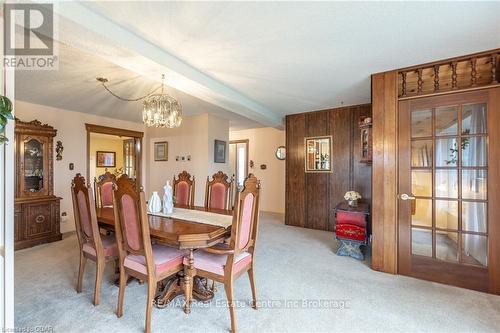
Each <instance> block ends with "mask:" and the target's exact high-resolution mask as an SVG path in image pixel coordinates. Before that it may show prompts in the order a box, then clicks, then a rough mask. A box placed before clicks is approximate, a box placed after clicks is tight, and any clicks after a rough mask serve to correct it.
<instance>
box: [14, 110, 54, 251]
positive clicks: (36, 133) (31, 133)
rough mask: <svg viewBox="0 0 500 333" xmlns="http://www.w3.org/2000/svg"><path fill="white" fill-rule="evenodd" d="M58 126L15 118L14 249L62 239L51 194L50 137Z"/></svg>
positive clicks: (52, 136) (51, 152)
mask: <svg viewBox="0 0 500 333" xmlns="http://www.w3.org/2000/svg"><path fill="white" fill-rule="evenodd" d="M56 133H57V130H55V129H54V128H53V127H51V126H49V125H47V124H43V125H42V123H40V122H39V121H38V120H33V121H30V122H24V121H21V120H19V119H16V127H15V136H16V143H15V145H16V147H15V151H16V179H15V184H16V185H15V187H16V188H15V191H16V198H15V210H14V224H15V228H14V240H15V249H16V250H19V249H24V248H27V247H32V246H35V245H38V244H42V243H48V242H53V241H56V240H60V239H61V232H60V226H59V223H60V220H59V219H60V218H59V210H60V208H59V202H60V200H61V198H59V197H56V196H55V195H54V177H53V176H54V169H53V138H54V137H55V136H56Z"/></svg>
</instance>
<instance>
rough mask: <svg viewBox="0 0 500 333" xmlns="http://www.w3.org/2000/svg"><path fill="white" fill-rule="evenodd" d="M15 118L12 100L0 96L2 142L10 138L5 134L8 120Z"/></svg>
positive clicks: (0, 136)
mask: <svg viewBox="0 0 500 333" xmlns="http://www.w3.org/2000/svg"><path fill="white" fill-rule="evenodd" d="M9 119H10V120H14V117H13V116H12V102H11V101H10V99H8V98H7V97H5V96H0V132H1V134H0V144H3V143H5V142H7V141H9V139H7V137H6V136H5V135H4V134H3V131H4V129H5V126H6V125H7V121H8V120H9Z"/></svg>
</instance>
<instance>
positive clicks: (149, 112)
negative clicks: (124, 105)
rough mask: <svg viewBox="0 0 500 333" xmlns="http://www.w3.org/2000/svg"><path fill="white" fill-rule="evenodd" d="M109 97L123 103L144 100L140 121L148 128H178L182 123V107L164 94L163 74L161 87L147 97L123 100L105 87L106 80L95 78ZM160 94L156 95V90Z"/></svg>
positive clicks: (163, 75) (175, 100)
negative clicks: (111, 96)
mask: <svg viewBox="0 0 500 333" xmlns="http://www.w3.org/2000/svg"><path fill="white" fill-rule="evenodd" d="M96 80H97V81H98V82H100V83H101V84H102V86H103V87H104V89H106V90H107V91H108V92H109V93H110V94H111V95H113V96H114V97H116V98H118V99H119V100H122V101H125V102H138V101H141V100H144V102H143V103H142V121H143V122H144V124H145V125H146V126H148V127H167V128H174V127H179V126H180V125H181V122H182V105H181V103H180V102H179V101H178V100H177V99H175V98H174V97H172V96H170V95H168V94H166V93H165V92H164V86H165V74H162V76H161V86H160V87H158V88H156V89H154V90H153V91H151V92H150V93H148V94H147V95H144V96H141V97H138V98H124V97H121V96H118V95H117V94H116V93H114V92H113V91H111V90H110V89H109V88H108V87H107V86H106V83H108V82H109V81H108V79H106V78H103V77H98V78H96ZM160 88H161V92H160V93H159V94H156V92H157V91H158V89H160Z"/></svg>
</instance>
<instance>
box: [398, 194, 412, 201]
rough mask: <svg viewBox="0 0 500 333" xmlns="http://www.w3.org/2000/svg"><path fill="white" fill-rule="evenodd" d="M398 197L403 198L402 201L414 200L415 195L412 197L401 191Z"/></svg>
mask: <svg viewBox="0 0 500 333" xmlns="http://www.w3.org/2000/svg"><path fill="white" fill-rule="evenodd" d="M399 198H400V199H401V200H404V201H406V200H415V197H412V196H411V195H408V194H406V193H403V194H401V195H399Z"/></svg>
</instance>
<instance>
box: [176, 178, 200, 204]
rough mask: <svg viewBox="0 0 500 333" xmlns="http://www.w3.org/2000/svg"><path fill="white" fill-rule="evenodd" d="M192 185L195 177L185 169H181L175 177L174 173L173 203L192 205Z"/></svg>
mask: <svg viewBox="0 0 500 333" xmlns="http://www.w3.org/2000/svg"><path fill="white" fill-rule="evenodd" d="M194 186H195V179H194V176H193V179H191V175H190V174H189V173H188V172H187V171H185V170H184V171H182V172H181V173H180V174H179V175H178V176H177V179H175V175H174V196H175V203H176V204H177V205H182V206H194Z"/></svg>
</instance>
